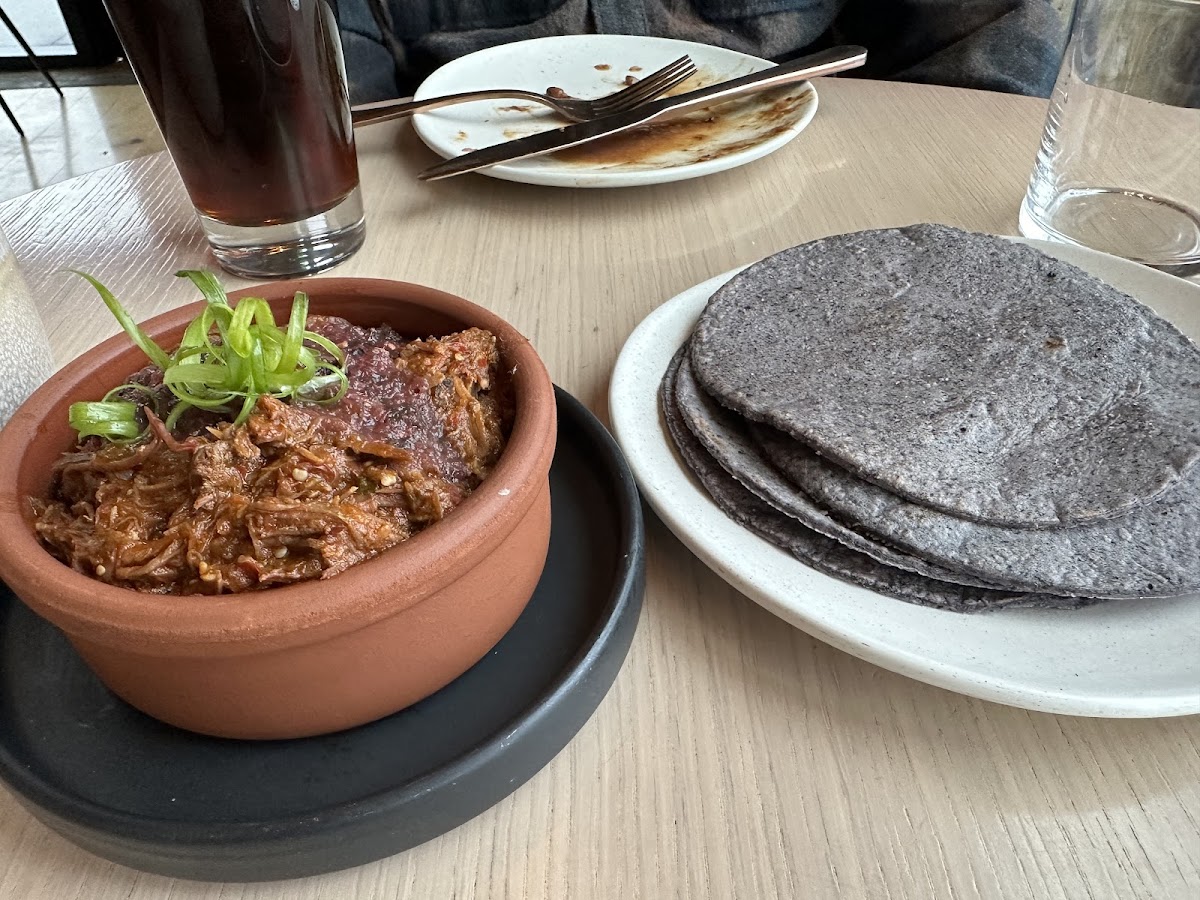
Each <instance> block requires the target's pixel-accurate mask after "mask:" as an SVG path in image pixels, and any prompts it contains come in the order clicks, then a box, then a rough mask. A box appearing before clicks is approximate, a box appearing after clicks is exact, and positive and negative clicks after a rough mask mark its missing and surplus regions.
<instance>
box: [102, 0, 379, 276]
mask: <svg viewBox="0 0 1200 900" xmlns="http://www.w3.org/2000/svg"><path fill="white" fill-rule="evenodd" d="M105 6H106V7H107V8H108V12H109V16H110V17H111V18H112V20H113V24H114V26H115V27H116V30H117V34H118V36H119V37H120V39H121V43H122V45H123V46H124V48H125V53H126V56H127V57H128V59H129V63H130V65H131V66H132V67H133V71H134V74H135V75H136V76H137V79H138V83H139V84H140V85H141V88H142V91H143V93H144V94H145V95H146V99H147V101H148V102H149V104H150V108H151V110H152V111H153V113H154V117H155V119H156V120H157V122H158V127H159V129H160V130H161V131H162V134H163V139H164V141H165V142H166V145H167V149H168V150H169V151H170V154H171V158H172V160H174V162H175V165H176V167H177V168H178V169H179V174H180V175H181V176H182V177H183V183H184V185H185V187H186V188H187V190H188V193H189V195H190V196H191V199H192V203H193V205H194V206H195V207H196V212H197V214H198V215H199V218H200V224H201V226H202V227H203V229H204V232H205V234H206V236H207V237H208V241H209V245H210V246H211V247H212V250H213V254H214V255H215V256H216V258H217V260H218V262H220V264H221V265H222V266H224V267H225V268H226V269H228V270H230V271H231V272H234V273H236V274H239V275H246V276H249V277H259V278H269V277H277V276H285V275H301V274H306V273H309V272H316V271H318V270H320V269H324V268H328V267H329V266H331V265H334V264H335V263H338V262H340V261H341V260H343V259H345V258H346V257H347V256H349V255H350V254H352V253H353V252H354V251H355V250H357V249H358V248H359V247H360V246H361V245H362V242H363V238H364V235H365V230H364V223H363V209H362V198H361V196H360V193H359V186H358V159H357V157H356V155H355V149H354V129H353V126H352V124H351V121H350V102H349V98H348V96H347V93H346V73H345V65H344V63H343V60H342V47H341V39H340V37H339V34H338V27H337V21H336V20H335V18H334V14H333V11H332V9H331V8H330V5H329V0H105Z"/></svg>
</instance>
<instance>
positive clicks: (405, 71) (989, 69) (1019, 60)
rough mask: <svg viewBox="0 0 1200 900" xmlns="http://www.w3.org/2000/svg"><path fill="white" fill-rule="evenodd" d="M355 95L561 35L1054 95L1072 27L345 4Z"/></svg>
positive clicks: (816, 9) (808, 3)
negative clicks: (606, 36) (649, 38)
mask: <svg viewBox="0 0 1200 900" xmlns="http://www.w3.org/2000/svg"><path fill="white" fill-rule="evenodd" d="M335 8H336V11H337V15H338V21H339V23H340V26H341V32H342V45H343V49H344V51H345V56H346V69H347V74H348V76H349V80H350V97H351V100H352V101H353V102H355V103H360V102H365V101H369V100H381V99H386V98H389V97H397V96H402V95H404V94H408V93H411V92H412V90H413V89H414V88H415V87H416V85H417V84H418V83H419V82H420V80H421V79H422V78H424V77H425V76H426V75H428V74H429V72H431V71H432V70H433V69H435V68H436V67H437V66H439V65H441V64H443V63H445V62H448V61H449V60H451V59H454V58H456V57H458V56H461V55H463V54H466V53H470V52H472V51H474V50H479V49H482V48H484V47H490V46H494V45H496V44H501V43H507V42H509V41H516V40H523V39H526V38H533V37H543V36H547V35H555V34H583V33H597V32H599V33H612V34H647V35H657V36H661V37H673V38H681V39H684V40H692V41H699V42H701V43H706V44H715V45H717V46H721V47H728V48H730V49H733V50H740V51H742V52H744V53H750V54H753V55H755V56H761V57H764V58H767V59H775V60H783V59H788V58H790V57H793V56H797V55H800V54H802V53H806V52H811V51H813V50H816V49H820V48H822V47H826V46H831V45H833V44H843V43H845V44H851V43H853V44H862V45H863V46H865V47H866V48H867V49H868V51H869V57H868V64H867V66H866V67H865V68H864V69H860V70H857V71H856V73H854V74H857V75H861V76H863V77H868V78H889V79H896V80H901V81H917V82H924V83H932V84H947V85H955V86H959V87H973V88H982V89H987V90H997V91H1007V92H1009V93H1017V94H1028V95H1032V96H1038V97H1046V96H1049V94H1050V89H1051V88H1052V87H1053V85H1054V78H1055V75H1056V73H1057V69H1058V62H1059V59H1060V57H1061V54H1062V43H1063V39H1064V29H1063V25H1062V21H1061V19H1060V17H1059V15H1058V13H1057V12H1055V10H1054V9H1053V8H1052V7H1051V6H1050V5H1049V3H1048V0H740V2H739V0H335Z"/></svg>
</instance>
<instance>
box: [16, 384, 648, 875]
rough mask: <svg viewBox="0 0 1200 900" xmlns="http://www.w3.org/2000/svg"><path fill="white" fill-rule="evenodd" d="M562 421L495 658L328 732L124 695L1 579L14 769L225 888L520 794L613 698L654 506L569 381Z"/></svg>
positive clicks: (70, 826)
mask: <svg viewBox="0 0 1200 900" xmlns="http://www.w3.org/2000/svg"><path fill="white" fill-rule="evenodd" d="M558 415H559V435H558V450H557V452H556V453H555V457H554V464H553V467H552V468H551V470H550V490H551V498H552V501H551V502H552V507H553V512H552V516H553V519H552V521H553V526H552V533H551V536H550V555H549V559H548V561H547V563H546V568H545V571H544V572H543V574H542V579H541V581H540V582H539V583H538V586H537V590H536V592H535V593H534V595H533V599H532V600H531V601H530V603H529V605H528V606H527V607H526V609H525V611H524V613H522V615H521V617H520V618H519V619H518V620H517V623H516V625H514V626H513V628H512V630H511V631H509V633H508V634H507V635H505V637H504V638H503V639H502V640H501V641H500V643H499V644H497V645H496V647H495V648H494V649H493V650H492V651H491V653H489V654H488V655H487V656H486V657H485V658H484V659H483V660H482V661H481V662H479V663H478V664H477V665H475V666H474V668H472V669H471V670H470V671H468V672H467V673H466V674H464V675H462V676H461V677H460V678H458V679H457V680H456V681H454V682H452V683H451V684H450V685H448V686H447V687H445V688H443V689H442V690H441V691H439V692H438V693H436V694H434V695H433V696H432V697H430V698H428V699H426V700H424V701H422V702H421V703H419V704H417V705H416V706H412V707H410V708H408V709H406V710H403V711H401V712H399V713H396V714H395V715H393V716H389V717H388V718H386V719H381V720H380V721H378V722H374V723H372V724H370V725H364V726H362V727H360V728H355V729H352V730H349V731H344V732H341V733H339V734H333V735H326V736H323V737H317V738H306V739H303V740H292V741H234V740H226V739H221V738H211V737H204V736H201V735H196V734H192V733H190V732H186V731H181V730H179V729H176V728H173V727H171V726H169V725H164V724H162V723H160V722H157V721H155V720H154V719H151V718H149V717H148V716H145V715H143V714H141V713H139V712H138V711H136V710H135V709H133V708H132V707H130V706H128V705H126V704H125V703H124V702H122V701H121V700H119V699H117V698H116V697H115V696H113V695H112V694H110V693H109V692H108V690H107V689H106V688H104V686H103V685H101V684H100V683H99V681H97V680H96V678H95V677H94V676H93V675H92V673H91V672H90V670H88V669H87V667H86V666H85V665H84V664H83V662H82V661H80V659H79V658H78V657H77V656H76V655H75V652H74V651H73V650H72V649H71V647H70V645H69V644H68V643H67V641H66V639H65V638H64V637H63V636H62V635H61V634H60V633H59V632H58V631H57V630H56V629H55V628H53V627H52V626H50V625H48V624H46V623H44V622H43V621H42V620H41V619H39V618H37V617H36V616H34V615H33V614H32V613H31V612H29V611H28V610H27V609H26V607H25V606H24V605H23V604H22V603H20V602H19V601H17V600H16V598H15V597H14V596H13V595H12V593H11V592H10V591H8V590H7V589H6V588H4V587H3V585H0V779H3V781H4V782H6V783H7V784H8V786H9V787H10V788H11V789H12V790H13V791H14V792H15V794H16V796H17V798H18V799H19V800H21V802H22V803H23V804H24V805H25V806H26V807H28V808H29V810H30V811H31V812H32V813H33V814H34V815H35V816H37V817H38V818H39V819H41V820H42V821H43V822H45V823H46V824H47V825H48V826H50V827H51V828H53V829H54V830H55V831H57V832H59V833H60V834H62V835H63V836H65V837H66V838H68V839H69V840H71V841H74V842H75V843H76V844H78V845H79V846H81V847H83V848H84V849H86V850H89V851H91V852H92V853H95V854H97V855H99V856H102V857H105V858H106V859H110V860H113V861H114V862H119V863H123V864H124V865H127V866H133V867H134V868H138V869H144V870H146V871H150V872H157V873H159V874H163V875H172V876H177V877H182V878H194V879H201V880H207V881H253V880H267V879H277V878H293V877H299V876H303V875H315V874H318V873H321V872H329V871H333V870H335V869H341V868H346V867H349V866H355V865H360V864H362V863H366V862H370V861H372V860H376V859H380V858H382V857H385V856H390V855H392V854H394V853H397V852H399V851H401V850H405V849H407V848H409V847H413V846H415V845H417V844H420V843H421V842H423V841H427V840H429V839H430V838H432V837H435V836H437V835H439V834H443V833H445V832H446V831H449V830H450V829H452V828H455V827H456V826H458V825H460V824H462V823H463V822H465V821H467V820H468V819H470V818H472V817H473V816H476V815H478V814H479V813H480V812H482V811H483V810H485V809H487V808H488V807H490V806H492V805H493V804H495V803H496V802H497V801H499V800H500V799H502V798H503V797H505V796H507V795H508V794H510V793H512V791H514V790H515V789H516V788H517V787H519V786H520V785H521V784H523V783H524V782H525V781H526V780H528V779H529V778H530V777H532V776H533V775H534V773H536V772H537V771H538V770H539V769H541V768H542V766H544V765H545V764H546V763H547V762H549V761H550V760H551V759H552V758H553V757H554V756H555V755H556V754H557V753H558V752H559V751H560V750H561V749H562V748H563V747H564V746H566V744H567V742H568V741H569V740H570V739H571V738H572V737H573V736H574V734H575V733H576V731H578V730H579V728H580V727H581V726H582V725H583V724H584V722H586V721H587V719H588V717H589V716H591V714H592V712H593V711H594V710H595V708H596V706H597V705H598V704H599V703H600V700H601V699H602V698H603V697H604V695H605V693H607V691H608V688H609V686H610V685H611V684H612V682H613V679H614V678H615V677H616V674H617V671H618V670H619V669H620V667H621V663H622V662H623V661H624V659H625V654H626V652H627V651H628V649H629V643H630V641H631V640H632V638H633V632H634V628H635V627H636V625H637V620H638V613H639V610H640V609H641V601H642V588H643V583H644V555H645V554H644V532H643V528H642V517H641V507H640V505H639V502H638V495H637V490H636V488H635V487H634V483H633V478H632V477H631V475H630V474H629V470H628V469H627V468H626V466H625V461H624V459H623V457H622V456H621V451H620V450H619V449H618V448H617V445H616V443H615V442H614V441H613V439H612V438H611V437H610V436H609V434H608V432H607V431H605V430H604V427H603V426H602V425H601V424H600V423H599V422H598V421H597V420H596V419H595V418H594V417H593V416H592V415H591V413H589V412H588V411H587V409H585V408H584V407H583V406H582V405H581V404H580V403H579V402H578V401H577V400H575V399H574V398H573V397H571V396H570V395H569V394H567V393H565V392H563V391H561V390H560V391H558Z"/></svg>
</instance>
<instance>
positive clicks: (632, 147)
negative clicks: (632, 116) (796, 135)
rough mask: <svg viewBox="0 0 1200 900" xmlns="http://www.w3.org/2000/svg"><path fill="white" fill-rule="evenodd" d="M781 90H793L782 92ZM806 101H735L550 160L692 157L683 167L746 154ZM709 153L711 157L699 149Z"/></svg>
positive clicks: (787, 123)
mask: <svg viewBox="0 0 1200 900" xmlns="http://www.w3.org/2000/svg"><path fill="white" fill-rule="evenodd" d="M784 90H789V91H790V90H792V89H791V88H785V89H784ZM809 102H811V97H810V95H809V94H808V93H807V92H805V93H802V94H800V95H798V96H797V95H791V94H789V95H787V96H783V97H779V98H778V99H776V100H775V101H774V102H773V103H771V104H770V105H769V106H765V107H764V106H763V105H762V97H761V96H760V97H759V98H757V99H755V98H750V99H749V100H742V101H734V102H733V103H731V104H729V106H728V107H726V108H725V109H724V111H722V108H721V107H717V108H715V109H702V110H699V111H698V112H695V113H692V114H691V115H689V116H684V117H681V118H678V119H673V120H670V121H667V122H661V123H657V124H653V125H645V126H642V127H640V128H632V129H630V130H629V131H623V132H621V133H619V134H614V135H613V136H612V137H608V138H602V139H600V140H598V141H592V142H590V143H587V144H583V145H581V146H579V147H571V148H568V149H566V150H560V151H559V152H558V153H556V154H554V157H555V159H560V160H563V161H564V162H570V163H577V164H581V165H609V166H612V165H620V164H622V163H625V164H637V163H647V162H652V161H653V160H656V159H658V158H660V157H664V156H670V155H673V154H679V153H687V152H688V151H692V152H693V154H694V155H693V156H692V157H691V158H690V159H688V160H687V161H688V162H705V161H707V160H711V159H719V158H721V157H724V156H731V155H733V154H735V153H741V152H742V151H744V150H748V149H749V148H751V147H754V146H756V145H757V144H760V143H762V142H763V141H766V140H770V139H771V138H773V137H775V136H777V135H780V134H783V133H784V132H785V131H787V130H788V129H789V128H791V127H792V125H793V123H794V121H795V116H796V113H797V112H798V111H799V110H800V109H801V108H802V107H803V106H804V105H806V104H807V103H809ZM747 129H750V130H752V134H751V135H750V136H747V137H746V138H745V139H744V140H736V141H735V140H730V138H731V137H732V136H733V135H734V134H736V133H737V132H738V131H741V130H747ZM707 147H711V148H712V150H711V152H702V151H701V148H707Z"/></svg>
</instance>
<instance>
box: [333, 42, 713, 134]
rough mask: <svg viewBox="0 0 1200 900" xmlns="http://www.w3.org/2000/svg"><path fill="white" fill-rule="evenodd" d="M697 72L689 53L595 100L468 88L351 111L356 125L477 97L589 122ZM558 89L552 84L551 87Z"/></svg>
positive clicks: (651, 96)
mask: <svg viewBox="0 0 1200 900" xmlns="http://www.w3.org/2000/svg"><path fill="white" fill-rule="evenodd" d="M695 73H696V64H695V63H693V62H692V60H691V58H690V57H688V56H681V57H680V58H679V59H677V60H675V61H674V62H672V63H670V64H668V65H665V66H663V67H662V68H661V69H659V70H657V71H655V72H651V73H650V74H649V75H647V76H646V77H645V78H642V79H641V80H640V81H635V82H634V83H633V84H631V85H629V87H626V88H622V89H621V90H619V91H617V92H616V93H613V94H608V95H607V96H604V97H597V98H596V99H595V100H582V99H580V98H578V97H571V96H567V95H566V94H564V95H563V96H554V95H552V94H551V93H550V92H549V91H547V93H544V94H539V93H537V92H535V91H525V90H520V89H517V88H513V89H508V90H505V89H493V90H484V91H468V92H466V93H462V94H447V95H446V96H444V97H430V98H428V99H426V100H381V101H377V102H375V103H363V104H360V105H358V106H353V107H351V109H350V111H351V115H352V118H353V121H354V124H355V125H366V124H368V123H370V122H382V121H385V120H386V119H397V118H400V117H401V116H409V115H412V114H413V113H415V112H423V111H425V110H430V109H437V108H439V107H442V106H451V105H453V104H455V103H470V102H472V101H475V100H496V99H505V100H527V101H529V102H531V103H540V104H541V105H543V106H548V107H550V108H551V109H553V110H554V111H555V112H557V113H558V114H559V115H561V116H562V117H563V118H566V119H570V120H571V121H572V122H587V121H590V120H592V119H597V118H600V117H601V116H611V115H612V114H613V113H619V112H625V111H626V110H629V109H633V108H634V107H635V106H638V105H640V104H642V103H647V102H649V101H651V100H654V99H655V98H657V97H661V96H662V95H663V94H665V93H666V92H667V91H669V90H671V88H673V87H677V86H678V85H680V84H682V83H683V82H684V81H686V80H687V79H689V78H691V77H692V75H694V74H695ZM553 90H555V89H554V88H551V89H550V91H553Z"/></svg>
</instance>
